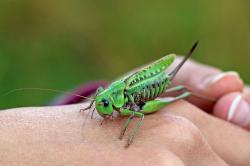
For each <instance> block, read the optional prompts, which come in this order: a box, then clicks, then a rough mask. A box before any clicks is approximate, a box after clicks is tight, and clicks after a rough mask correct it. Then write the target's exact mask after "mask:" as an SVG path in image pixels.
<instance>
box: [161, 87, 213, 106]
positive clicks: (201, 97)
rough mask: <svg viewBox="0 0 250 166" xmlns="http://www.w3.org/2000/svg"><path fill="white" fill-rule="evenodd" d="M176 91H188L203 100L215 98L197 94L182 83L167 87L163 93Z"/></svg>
mask: <svg viewBox="0 0 250 166" xmlns="http://www.w3.org/2000/svg"><path fill="white" fill-rule="evenodd" d="M178 91H183V92H189V93H190V96H194V97H197V98H200V99H205V100H209V101H211V102H214V101H215V99H212V98H210V97H207V96H204V95H201V94H198V93H195V92H193V91H192V90H191V89H190V88H188V87H186V86H184V85H178V86H175V87H172V88H169V89H167V90H166V91H165V94H167V93H171V92H178Z"/></svg>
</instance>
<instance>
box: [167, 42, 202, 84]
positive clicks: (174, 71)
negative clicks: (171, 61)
mask: <svg viewBox="0 0 250 166" xmlns="http://www.w3.org/2000/svg"><path fill="white" fill-rule="evenodd" d="M198 43H199V41H196V42H195V43H194V45H193V46H192V48H191V49H190V50H189V52H188V53H187V55H186V56H185V57H184V59H183V60H182V61H181V62H180V63H179V64H178V65H177V66H176V67H175V69H174V70H173V71H171V72H170V73H169V76H170V80H173V78H174V77H175V75H176V74H177V73H178V71H179V70H180V69H181V67H182V66H183V64H184V63H185V62H186V61H187V60H188V58H190V56H191V55H192V53H193V52H194V50H195V48H196V47H197V45H198Z"/></svg>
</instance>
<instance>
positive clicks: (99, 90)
mask: <svg viewBox="0 0 250 166" xmlns="http://www.w3.org/2000/svg"><path fill="white" fill-rule="evenodd" d="M102 91H104V89H103V87H101V86H100V87H99V88H98V89H97V90H96V93H95V96H94V99H95V98H96V96H97V95H98V94H99V93H100V92H102ZM94 102H95V100H92V101H91V102H90V104H89V106H88V107H86V108H82V109H80V112H81V111H85V110H88V109H90V108H91V107H92V105H93V104H94ZM93 112H94V111H93ZM93 112H92V115H91V117H92V116H93ZM91 119H92V118H91Z"/></svg>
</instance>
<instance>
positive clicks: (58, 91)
mask: <svg viewBox="0 0 250 166" xmlns="http://www.w3.org/2000/svg"><path fill="white" fill-rule="evenodd" d="M25 90H39V91H50V92H57V93H63V94H69V95H72V96H77V97H80V98H83V99H88V100H92V101H95V99H93V98H90V97H85V96H82V95H79V94H76V93H71V92H66V91H62V90H55V89H49V88H18V89H13V90H10V91H8V92H6V93H5V94H3V95H2V96H7V95H9V94H11V93H14V92H17V91H25Z"/></svg>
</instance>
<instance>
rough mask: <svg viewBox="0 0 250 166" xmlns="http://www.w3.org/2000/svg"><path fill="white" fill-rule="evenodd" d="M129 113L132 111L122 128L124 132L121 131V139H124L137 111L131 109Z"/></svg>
mask: <svg viewBox="0 0 250 166" xmlns="http://www.w3.org/2000/svg"><path fill="white" fill-rule="evenodd" d="M129 113H131V115H130V116H129V118H128V120H127V121H126V123H125V125H124V128H123V129H122V132H121V135H120V137H119V139H122V138H123V136H124V134H125V132H126V130H127V128H128V125H129V124H130V122H131V120H132V119H133V118H134V116H135V112H134V111H131V112H130V111H129Z"/></svg>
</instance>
